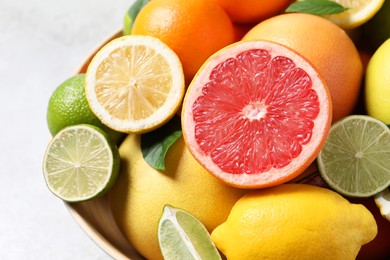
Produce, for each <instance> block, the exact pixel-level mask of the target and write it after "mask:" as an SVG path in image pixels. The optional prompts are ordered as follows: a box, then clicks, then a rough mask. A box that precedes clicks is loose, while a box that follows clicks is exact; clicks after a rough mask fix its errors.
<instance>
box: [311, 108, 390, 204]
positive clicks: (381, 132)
mask: <svg viewBox="0 0 390 260" xmlns="http://www.w3.org/2000/svg"><path fill="white" fill-rule="evenodd" d="M389 154H390V130H389V128H388V127H387V126H386V125H385V124H384V123H382V122H381V121H379V120H376V119H374V118H372V117H369V116H361V115H354V116H349V117H346V118H344V119H343V120H340V121H339V122H337V123H335V124H334V125H333V126H332V127H331V130H330V133H329V136H328V139H327V141H326V143H325V146H324V147H323V149H322V150H321V152H320V153H319V155H318V166H319V170H320V173H321V176H322V177H323V178H324V180H325V181H326V182H327V183H328V185H329V186H331V187H332V188H333V189H335V190H336V191H338V192H339V193H341V194H343V195H346V196H352V197H369V196H372V195H375V194H377V193H379V192H381V191H382V190H384V189H385V188H387V187H388V186H389V185H390V156H389Z"/></svg>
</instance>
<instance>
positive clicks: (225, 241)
mask: <svg viewBox="0 0 390 260" xmlns="http://www.w3.org/2000/svg"><path fill="white" fill-rule="evenodd" d="M376 234H377V225H376V222H375V219H374V217H373V215H372V214H371V213H370V211H369V210H368V209H367V208H365V207H364V206H363V205H359V204H351V203H350V202H349V201H347V200H346V199H345V198H343V197H342V196H340V195H339V194H338V193H336V192H334V191H331V190H329V189H325V188H320V187H317V186H312V185H307V184H282V185H279V186H277V187H274V188H269V189H264V190H257V191H252V192H249V193H247V194H246V195H245V196H243V197H242V198H241V199H240V200H238V201H237V203H236V204H235V205H234V207H233V208H232V211H231V213H230V215H229V217H228V219H227V221H226V222H225V223H223V224H222V225H220V226H218V227H217V228H216V229H215V230H214V231H213V232H212V234H211V238H212V240H213V241H214V243H215V245H216V246H217V248H218V249H220V250H221V251H222V252H223V253H224V254H225V255H226V257H227V258H228V259H229V260H235V259H271V258H272V259H278V260H281V259H321V260H325V259H332V260H337V259H340V260H346V259H355V257H356V255H357V254H358V252H359V250H360V247H361V245H363V244H366V243H368V242H369V241H371V240H372V239H374V237H375V236H376Z"/></svg>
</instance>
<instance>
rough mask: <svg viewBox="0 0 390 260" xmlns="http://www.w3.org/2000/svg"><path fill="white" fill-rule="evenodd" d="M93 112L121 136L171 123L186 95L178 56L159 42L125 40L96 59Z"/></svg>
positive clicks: (89, 81) (91, 74)
mask: <svg viewBox="0 0 390 260" xmlns="http://www.w3.org/2000/svg"><path fill="white" fill-rule="evenodd" d="M85 81H86V83H85V89H86V98H87V100H88V103H89V106H90V107H91V110H92V111H93V112H94V114H96V116H97V117H98V118H99V119H100V120H101V121H102V122H103V123H104V124H106V125H108V126H109V127H110V128H112V129H115V130H117V131H120V132H127V133H129V132H137V133H140V132H147V131H151V130H153V129H155V128H158V127H159V126H161V125H163V124H164V123H165V122H167V121H168V120H169V119H171V118H172V117H173V116H174V115H175V113H176V111H177V110H178V108H179V106H180V105H181V101H182V98H183V95H184V89H185V86H184V77H183V70H182V66H181V63H180V60H179V59H178V57H177V55H176V54H175V53H174V52H173V51H172V50H171V49H170V48H169V47H168V46H167V45H165V44H164V43H163V42H161V41H160V40H159V39H157V38H154V37H150V36H133V35H129V36H122V37H119V38H116V39H114V40H112V41H110V42H109V43H107V44H106V45H105V46H104V47H103V48H102V49H100V50H99V52H98V53H97V54H96V55H95V56H94V57H93V59H92V61H91V63H90V64H89V66H88V69H87V73H86V78H85Z"/></svg>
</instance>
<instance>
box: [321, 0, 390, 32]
mask: <svg viewBox="0 0 390 260" xmlns="http://www.w3.org/2000/svg"><path fill="white" fill-rule="evenodd" d="M334 2H336V3H339V4H340V5H342V6H343V7H346V8H348V10H346V11H344V12H342V13H339V14H331V15H324V17H325V18H327V19H328V20H330V21H332V22H334V23H335V24H337V25H339V26H340V27H342V28H344V29H352V28H356V27H358V26H360V25H362V24H363V23H365V22H367V21H368V20H370V19H371V18H372V17H373V16H374V15H375V14H376V13H377V12H378V11H379V9H380V8H381V7H382V5H383V3H384V2H385V1H384V0H334Z"/></svg>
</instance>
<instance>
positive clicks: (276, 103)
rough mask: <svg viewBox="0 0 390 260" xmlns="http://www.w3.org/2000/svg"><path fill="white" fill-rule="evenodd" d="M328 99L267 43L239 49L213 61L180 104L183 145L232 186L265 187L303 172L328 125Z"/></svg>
mask: <svg viewBox="0 0 390 260" xmlns="http://www.w3.org/2000/svg"><path fill="white" fill-rule="evenodd" d="M331 111H332V110H331V101H330V95H329V92H328V89H327V87H326V85H325V84H324V81H323V80H322V79H321V78H320V76H319V75H318V73H317V71H316V70H315V69H314V68H313V66H312V65H311V64H310V63H309V62H308V61H307V60H306V59H304V58H303V57H302V56H300V55H299V54H297V53H296V52H294V51H292V50H290V49H288V48H287V47H284V46H282V45H280V44H277V43H273V42H267V41H253V42H239V43H236V44H233V45H230V46H228V47H226V48H224V49H222V50H220V51H219V52H217V53H216V54H214V55H213V56H211V57H210V58H209V59H208V60H207V61H206V63H205V64H204V65H203V66H202V68H201V69H200V70H199V72H198V74H197V75H196V76H195V78H194V79H193V81H192V83H191V84H190V86H189V88H188V90H187V93H186V96H185V99H184V103H183V110H182V129H183V135H184V139H185V141H186V144H187V146H188V148H189V150H190V151H191V153H192V154H193V156H194V157H195V158H196V159H197V160H198V161H199V163H200V164H201V165H203V167H205V168H206V169H207V170H208V171H209V172H210V173H211V174H213V175H215V176H216V177H217V178H219V179H221V180H222V181H224V182H226V183H227V184H229V185H232V186H235V187H241V188H264V187H271V186H274V185H277V184H281V183H284V182H287V181H289V180H291V179H293V178H295V177H296V176H298V175H299V174H300V173H302V172H303V171H304V170H305V169H306V168H307V167H308V166H309V165H310V164H311V163H312V162H313V160H314V159H315V158H316V156H317V154H318V152H319V151H320V149H321V148H322V146H323V144H324V142H325V139H326V136H327V134H328V131H329V127H330V123H331Z"/></svg>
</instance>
